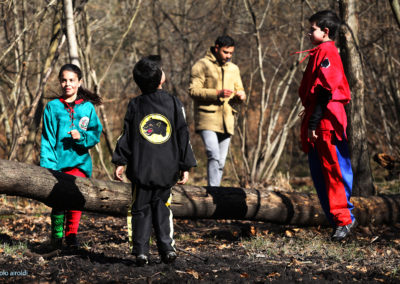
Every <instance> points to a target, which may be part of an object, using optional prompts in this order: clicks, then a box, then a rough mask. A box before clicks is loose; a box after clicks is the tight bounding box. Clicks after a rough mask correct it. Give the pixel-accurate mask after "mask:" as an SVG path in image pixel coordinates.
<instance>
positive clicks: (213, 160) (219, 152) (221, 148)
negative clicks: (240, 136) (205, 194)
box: [200, 130, 231, 186]
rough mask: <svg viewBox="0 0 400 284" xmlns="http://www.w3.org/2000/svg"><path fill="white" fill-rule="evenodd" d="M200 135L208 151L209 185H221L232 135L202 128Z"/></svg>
mask: <svg viewBox="0 0 400 284" xmlns="http://www.w3.org/2000/svg"><path fill="white" fill-rule="evenodd" d="M200 135H201V138H202V139H203V142H204V146H205V147H206V153H207V182H208V186H220V184H221V179H222V172H223V170H224V166H225V160H226V155H227V154H228V149H229V143H230V142H231V135H229V134H227V133H218V132H214V131H211V130H202V131H200Z"/></svg>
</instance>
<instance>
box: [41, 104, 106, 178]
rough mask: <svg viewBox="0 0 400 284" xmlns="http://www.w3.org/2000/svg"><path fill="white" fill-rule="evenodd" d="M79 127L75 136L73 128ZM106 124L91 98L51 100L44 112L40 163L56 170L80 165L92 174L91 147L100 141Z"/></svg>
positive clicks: (87, 172) (88, 173)
mask: <svg viewBox="0 0 400 284" xmlns="http://www.w3.org/2000/svg"><path fill="white" fill-rule="evenodd" d="M73 129H76V130H78V131H79V133H80V136H81V138H80V139H79V140H74V139H72V137H71V134H69V133H68V132H70V131H71V130H73ZM102 129H103V127H102V125H101V122H100V120H99V118H98V116H97V114H96V111H95V108H94V106H93V104H92V103H91V102H88V101H83V100H81V99H79V100H76V101H75V102H74V103H72V104H68V103H66V102H65V101H64V100H63V99H55V100H52V101H50V102H49V103H48V104H47V105H46V108H45V110H44V114H43V129H42V140H41V141H42V142H41V149H40V166H41V167H44V168H48V169H52V170H56V171H62V170H64V169H68V168H78V169H80V170H82V171H83V172H84V173H85V174H86V176H88V177H90V176H91V175H92V159H91V157H90V154H89V149H90V148H92V147H93V146H95V145H96V144H97V143H99V141H100V135H101V131H102Z"/></svg>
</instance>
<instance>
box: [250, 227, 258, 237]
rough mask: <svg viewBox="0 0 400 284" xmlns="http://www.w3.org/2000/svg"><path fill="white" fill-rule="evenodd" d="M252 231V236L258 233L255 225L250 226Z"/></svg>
mask: <svg viewBox="0 0 400 284" xmlns="http://www.w3.org/2000/svg"><path fill="white" fill-rule="evenodd" d="M250 233H251V235H252V236H255V235H256V234H257V230H256V228H255V227H254V226H250Z"/></svg>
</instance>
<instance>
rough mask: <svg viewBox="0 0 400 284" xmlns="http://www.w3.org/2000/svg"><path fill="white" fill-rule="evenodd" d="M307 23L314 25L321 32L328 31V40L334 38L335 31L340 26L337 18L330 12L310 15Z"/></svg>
mask: <svg viewBox="0 0 400 284" xmlns="http://www.w3.org/2000/svg"><path fill="white" fill-rule="evenodd" d="M308 21H309V22H310V23H315V24H316V25H317V26H318V27H319V28H320V29H321V30H323V29H325V28H328V29H329V38H330V39H332V40H334V39H335V37H336V33H337V30H338V28H339V26H340V24H341V21H340V19H339V17H338V16H337V15H336V13H335V12H333V11H330V10H324V11H319V12H317V13H315V14H314V15H312V16H311V17H310V18H309V19H308Z"/></svg>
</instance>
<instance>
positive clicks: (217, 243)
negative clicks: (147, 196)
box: [0, 197, 400, 283]
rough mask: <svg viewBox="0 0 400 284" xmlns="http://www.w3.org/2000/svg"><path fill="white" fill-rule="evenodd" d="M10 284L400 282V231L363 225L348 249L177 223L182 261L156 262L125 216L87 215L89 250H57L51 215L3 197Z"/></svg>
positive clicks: (2, 240)
mask: <svg viewBox="0 0 400 284" xmlns="http://www.w3.org/2000/svg"><path fill="white" fill-rule="evenodd" d="M0 204H2V206H1V209H0V213H1V215H0V282H2V283H32V282H40V283H153V282H154V283H193V282H206V283H207V282H217V283H218V282H219V283H249V282H250V283H265V282H277V283H293V282H305V283H324V282H329V283H332V282H333V283H349V282H362V283H380V282H382V283H400V225H399V224H397V225H395V226H381V227H374V228H372V227H358V228H357V229H356V232H355V234H354V235H353V236H352V238H351V239H349V240H348V241H346V242H344V243H333V242H331V241H329V240H328V238H329V235H330V233H331V229H330V228H314V227H306V228H298V227H293V226H281V225H274V224H265V223H260V222H249V221H246V222H239V221H229V220H219V221H216V220H175V240H176V245H177V249H178V258H177V260H176V262H175V263H173V264H171V265H167V264H163V263H161V261H160V259H159V256H158V254H157V251H156V246H155V244H154V242H152V252H151V255H150V258H151V260H150V264H149V265H148V266H145V267H137V266H136V264H135V261H134V258H133V257H132V256H131V255H130V253H129V248H128V237H127V226H126V222H125V219H124V218H116V217H110V216H103V215H98V214H90V213H84V215H83V217H82V220H81V226H80V232H79V238H80V241H81V248H80V249H78V250H75V251H69V250H66V249H63V250H60V251H56V252H51V253H49V251H48V250H47V244H48V242H49V228H50V215H49V212H50V209H49V208H48V207H46V206H44V205H42V204H40V203H36V202H34V201H30V200H24V199H21V198H18V199H16V198H9V197H7V198H6V197H3V198H0Z"/></svg>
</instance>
